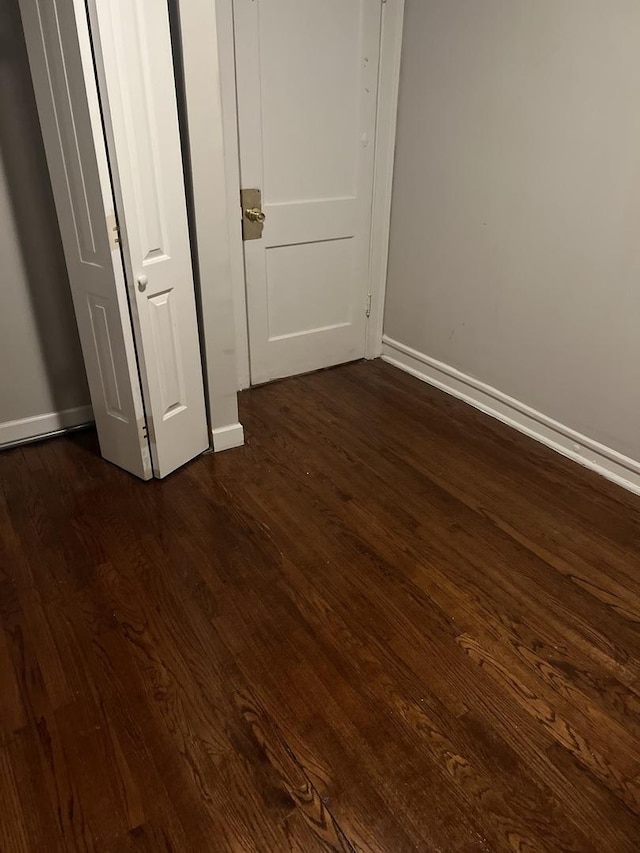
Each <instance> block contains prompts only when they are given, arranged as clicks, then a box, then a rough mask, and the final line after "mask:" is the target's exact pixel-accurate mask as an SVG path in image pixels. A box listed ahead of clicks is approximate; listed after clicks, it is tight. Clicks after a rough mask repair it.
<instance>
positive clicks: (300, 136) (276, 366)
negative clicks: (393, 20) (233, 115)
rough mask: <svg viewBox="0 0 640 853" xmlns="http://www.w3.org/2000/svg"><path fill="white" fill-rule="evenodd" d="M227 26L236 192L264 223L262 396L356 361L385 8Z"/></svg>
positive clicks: (255, 274) (320, 7) (371, 1)
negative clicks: (271, 383)
mask: <svg viewBox="0 0 640 853" xmlns="http://www.w3.org/2000/svg"><path fill="white" fill-rule="evenodd" d="M234 13H235V38H236V71H237V87H238V119H239V134H240V170H241V182H242V187H243V189H245V190H246V189H258V190H261V192H262V209H263V212H264V214H265V217H266V218H265V222H264V230H263V234H262V238H261V239H255V240H246V241H245V267H246V283H247V308H248V318H249V346H250V361H251V380H252V382H253V383H258V382H265V381H268V380H270V379H274V378H277V377H281V376H290V375H293V374H296V373H302V372H305V371H309V370H316V369H318V368H322V367H327V366H329V365H333V364H339V363H341V362H345V361H351V360H354V359H358V358H362V357H363V356H364V352H365V333H366V323H367V317H368V292H367V282H368V268H369V253H370V245H369V244H370V229H371V204H372V191H373V167H374V153H375V152H374V147H375V145H374V141H375V123H376V102H377V86H378V65H379V52H380V26H381V0H234ZM245 221H246V219H245ZM249 228H251V226H249Z"/></svg>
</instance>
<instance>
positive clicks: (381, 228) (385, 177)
mask: <svg viewBox="0 0 640 853" xmlns="http://www.w3.org/2000/svg"><path fill="white" fill-rule="evenodd" d="M183 5H184V0H183ZM381 7H382V30H381V45H380V47H381V50H380V71H379V84H378V119H377V124H376V140H375V144H376V157H375V167H374V191H373V208H372V221H371V244H370V265H369V292H370V293H371V317H370V319H369V324H368V329H367V339H366V346H365V355H366V358H377V357H378V356H379V355H380V354H381V352H382V326H383V318H384V299H385V292H386V285H387V263H388V254H389V228H390V222H391V193H392V186H393V168H394V154H395V139H396V115H397V110H398V89H399V82H400V60H401V52H402V25H403V20H404V0H381ZM183 14H184V13H183ZM215 17H216V22H215V25H214V30H215V31H217V33H216V32H212V29H211V26H210V27H209V32H208V38H209V62H211V61H212V52H211V47H212V44H213V43H215V42H212V40H211V36H212V35H214V36H215V35H216V34H217V47H218V62H219V70H220V97H221V110H222V130H223V138H224V171H225V177H226V190H227V192H226V195H227V215H228V219H229V254H230V264H229V270H228V272H229V275H230V279H231V287H232V292H233V303H234V306H233V307H234V311H233V317H234V327H235V339H236V370H237V388H238V389H243V388H248V387H249V385H250V371H249V338H248V332H247V297H246V284H245V275H244V250H243V245H242V232H241V211H240V156H239V145H238V112H237V104H236V69H235V43H234V30H233V0H216V6H215ZM201 23H204V22H201ZM190 48H191V45H190V44H185V45H184V50H185V54H186V53H188V52H189V50H190ZM201 67H202V66H200V68H201ZM200 73H201V72H200ZM194 143H195V144H197V141H196V140H194V138H193V137H192V139H191V145H192V149H193V146H194ZM200 179H203V180H205V181H206V176H204V175H201V176H200V177H198V175H197V174H195V172H194V183H197V181H198V180H200ZM205 325H206V323H205ZM205 333H206V332H205Z"/></svg>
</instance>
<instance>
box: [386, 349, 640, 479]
mask: <svg viewBox="0 0 640 853" xmlns="http://www.w3.org/2000/svg"><path fill="white" fill-rule="evenodd" d="M382 359H383V361H386V362H388V363H389V364H393V365H394V366H395V367H399V368H400V369H401V370H404V371H405V372H406V373H410V374H411V375H412V376H415V377H417V378H418V379H421V380H422V381H423V382H427V383H428V384H429V385H433V386H435V387H436V388H439V389H440V390H441V391H445V392H446V393H447V394H451V395H452V396H453V397H457V398H458V399H459V400H464V402H465V403H468V404H469V405H471V406H474V408H476V409H479V410H480V411H481V412H484V413H485V414H487V415H491V417H493V418H496V419H497V420H499V421H502V423H505V424H507V425H508V426H510V427H513V428H514V429H517V430H518V431H519V432H522V433H524V434H525V435H528V436H529V437H530V438H533V439H535V440H536V441H539V442H540V443H541V444H545V445H546V446H547V447H550V448H552V450H555V451H556V452H557V453H561V454H562V455H563V456H566V457H567V458H568V459H572V460H573V461H574V462H578V463H579V464H580V465H583V466H584V467H585V468H590V469H591V470H592V471H596V472H597V473H598V474H600V475H601V476H603V477H606V478H607V480H612V481H613V482H614V483H617V484H618V485H619V486H622V487H623V488H624V489H627V490H628V491H630V492H633V493H634V494H636V495H640V462H637V461H636V460H635V459H630V458H629V457H628V456H624V455H623V454H622V453H618V452H617V451H616V450H613V449H612V448H610V447H606V446H605V445H604V444H600V443H599V442H597V441H594V440H593V439H591V438H588V437H587V436H586V435H582V434H581V433H579V432H576V431H575V430H573V429H571V428H570V427H567V426H565V425H564V424H561V423H559V422H558V421H554V420H553V419H552V418H549V417H547V415H543V414H542V413H541V412H537V411H536V410H535V409H532V408H531V407H530V406H527V405H526V404H525V403H521V402H520V401H519V400H515V399H514V398H513V397H509V396H508V395H507V394H503V393H502V391H498V389H497V388H493V387H491V385H486V384H485V383H484V382H480V381H479V380H478V379H474V378H473V377H472V376H468V375H467V374H465V373H462V372H461V371H459V370H456V368H455V367H450V366H449V365H448V364H444V363H443V362H441V361H437V360H436V359H434V358H431V357H430V356H428V355H425V354H424V353H421V352H418V350H414V349H412V348H411V347H407V346H405V345H404V344H401V343H399V342H398V341H394V340H393V339H392V338H389V337H387V336H386V335H385V336H384V337H383V339H382Z"/></svg>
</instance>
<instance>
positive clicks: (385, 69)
mask: <svg viewBox="0 0 640 853" xmlns="http://www.w3.org/2000/svg"><path fill="white" fill-rule="evenodd" d="M404 3H405V0H382V30H381V34H380V68H379V76H378V114H377V121H376V140H375V145H376V149H375V151H376V153H375V164H374V173H373V204H372V210H371V242H370V257H369V293H370V294H371V316H370V317H369V323H368V325H367V339H366V344H365V358H378V357H379V356H380V355H381V354H382V334H383V325H384V301H385V296H386V291H387V269H388V265H389V234H390V229H391V199H392V193H393V172H394V165H395V153H396V126H397V115H398V95H399V90H400V66H401V59H402V32H403V23H404Z"/></svg>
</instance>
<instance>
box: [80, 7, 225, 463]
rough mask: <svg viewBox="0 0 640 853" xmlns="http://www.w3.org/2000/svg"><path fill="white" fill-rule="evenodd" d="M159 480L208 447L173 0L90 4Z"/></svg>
mask: <svg viewBox="0 0 640 853" xmlns="http://www.w3.org/2000/svg"><path fill="white" fill-rule="evenodd" d="M89 9H90V14H91V19H92V24H93V31H94V49H95V55H96V64H97V68H98V75H99V78H100V81H101V93H102V106H103V112H104V116H105V125H106V128H107V136H108V139H109V142H110V146H109V147H110V151H111V152H112V167H113V175H114V183H115V186H116V194H117V198H118V200H119V207H120V209H121V211H122V214H123V216H122V225H123V227H122V241H123V254H124V258H125V264H126V267H127V273H128V276H129V278H130V281H131V286H132V289H133V293H132V302H133V307H134V311H133V316H134V325H135V328H136V333H137V341H138V356H139V359H140V364H141V375H142V381H143V389H144V392H145V404H146V410H147V418H148V425H149V435H150V439H151V452H152V458H153V467H154V472H155V473H156V475H157V476H165V475H166V474H168V473H169V472H171V471H173V470H174V469H175V468H177V467H178V466H179V465H182V464H184V462H186V461H188V460H189V459H191V458H192V457H194V456H196V455H197V454H199V453H201V452H202V451H203V450H205V449H206V448H207V447H208V446H209V438H208V431H207V420H206V411H205V402H204V388H203V378H202V364H201V357H200V347H199V336H198V325H197V317H196V305H195V292H194V281H193V270H192V265H191V249H190V242H189V232H188V222H187V208H186V199H185V188H184V176H183V170H182V157H181V147H180V136H179V127H178V113H177V106H176V96H175V81H174V75H173V64H172V53H171V41H170V30H169V18H168V11H167V3H166V0H90V2H89Z"/></svg>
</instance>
